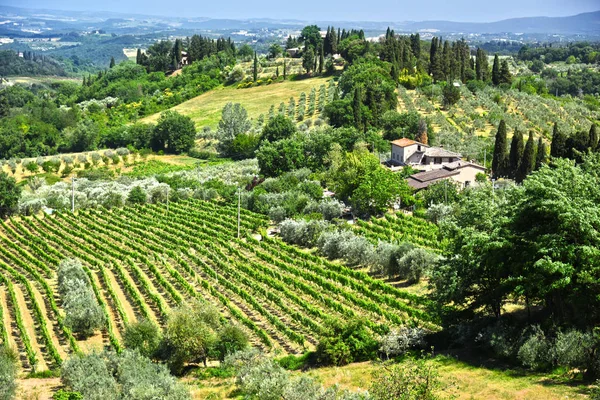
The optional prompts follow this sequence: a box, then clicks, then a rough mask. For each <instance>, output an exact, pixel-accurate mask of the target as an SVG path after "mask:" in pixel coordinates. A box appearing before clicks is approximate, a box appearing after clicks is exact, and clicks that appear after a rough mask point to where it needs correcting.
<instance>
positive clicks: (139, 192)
mask: <svg viewBox="0 0 600 400" xmlns="http://www.w3.org/2000/svg"><path fill="white" fill-rule="evenodd" d="M147 197H148V195H147V194H146V192H145V191H144V189H142V187H141V186H136V187H134V188H133V189H131V191H130V192H129V195H128V196H127V203H129V204H145V203H146V201H147Z"/></svg>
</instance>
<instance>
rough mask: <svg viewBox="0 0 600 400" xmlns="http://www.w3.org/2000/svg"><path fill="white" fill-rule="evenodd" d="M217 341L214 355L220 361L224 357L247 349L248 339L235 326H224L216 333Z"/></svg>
mask: <svg viewBox="0 0 600 400" xmlns="http://www.w3.org/2000/svg"><path fill="white" fill-rule="evenodd" d="M217 336H218V338H219V339H218V340H217V342H216V344H215V346H214V349H213V351H214V353H215V355H216V356H217V357H218V359H219V360H220V361H224V360H225V357H227V356H228V355H230V354H234V353H236V352H238V351H242V350H244V349H245V348H247V347H248V337H247V336H246V334H245V333H244V331H243V330H242V329H241V328H240V327H239V326H237V325H225V326H223V327H222V328H221V329H220V330H219V331H218V333H217Z"/></svg>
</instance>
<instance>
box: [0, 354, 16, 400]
mask: <svg viewBox="0 0 600 400" xmlns="http://www.w3.org/2000/svg"><path fill="white" fill-rule="evenodd" d="M18 360H19V355H18V354H17V352H16V351H14V350H12V349H10V348H9V347H7V346H5V345H2V346H0V400H10V399H13V398H14V397H15V393H16V390H17V381H16V379H17V369H18V364H17V363H18Z"/></svg>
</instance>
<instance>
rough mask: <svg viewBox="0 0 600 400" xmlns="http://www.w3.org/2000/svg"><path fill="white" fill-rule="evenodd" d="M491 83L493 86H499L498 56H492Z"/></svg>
mask: <svg viewBox="0 0 600 400" xmlns="http://www.w3.org/2000/svg"><path fill="white" fill-rule="evenodd" d="M492 83H493V84H494V85H499V84H500V61H499V60H498V54H496V55H494V64H493V65H492Z"/></svg>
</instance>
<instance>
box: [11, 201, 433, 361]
mask: <svg viewBox="0 0 600 400" xmlns="http://www.w3.org/2000/svg"><path fill="white" fill-rule="evenodd" d="M236 216H237V209H236V208H235V207H229V206H220V205H216V204H214V203H209V202H204V201H200V200H190V201H186V202H180V203H174V204H173V203H172V204H170V205H169V207H168V208H167V207H166V205H164V204H160V205H158V204H149V205H145V206H140V207H135V208H134V207H125V208H122V209H114V210H112V211H108V210H103V209H87V210H81V211H79V212H78V214H77V215H73V214H71V213H60V214H56V215H54V216H45V217H40V216H36V217H33V218H28V217H24V218H22V219H20V218H15V219H11V220H9V221H6V222H1V224H0V242H2V246H0V281H1V282H2V285H0V311H1V313H0V317H1V321H2V322H1V323H0V328H1V329H0V337H1V338H2V341H3V342H5V343H9V344H10V345H11V346H14V347H16V348H17V349H18V350H19V353H20V355H21V364H22V366H23V368H24V370H25V371H28V370H29V371H30V370H36V371H39V370H45V369H51V368H55V367H56V366H57V365H59V364H60V363H61V362H62V361H63V360H64V359H65V358H67V357H68V355H69V354H70V353H72V352H74V351H78V350H79V349H83V350H90V349H93V348H101V347H103V346H106V347H113V348H115V349H119V348H120V347H121V332H122V330H123V329H124V327H125V326H126V325H127V324H128V323H129V322H132V321H135V320H139V319H142V318H143V319H149V320H151V321H154V322H156V323H158V324H162V323H164V321H165V317H166V315H167V313H168V312H169V310H170V309H171V308H173V307H176V306H177V305H179V304H182V303H184V302H187V301H190V300H192V299H196V300H198V301H200V302H208V303H211V304H214V305H215V306H217V307H218V308H219V309H220V310H221V312H222V313H223V315H224V316H225V317H226V318H229V319H232V320H234V321H236V322H237V323H238V324H239V325H240V326H243V327H244V329H245V330H246V331H247V332H248V334H249V335H250V337H251V342H252V344H253V345H254V346H257V347H259V348H263V349H265V350H269V351H281V352H283V353H291V354H297V353H301V352H303V351H305V350H306V349H311V348H314V346H315V345H316V343H317V338H318V336H319V334H320V333H322V332H323V330H324V329H325V327H327V326H328V325H330V324H331V323H332V321H333V320H344V319H348V318H352V317H357V316H361V317H364V318H366V320H367V321H368V326H369V327H370V329H371V330H373V331H374V332H375V333H382V332H384V331H385V326H389V325H402V324H407V323H409V324H413V323H414V324H418V325H421V326H424V327H427V328H429V329H437V326H436V324H435V322H434V321H433V319H432V318H431V316H430V314H429V313H428V312H427V311H426V309H427V305H428V302H427V301H426V300H424V299H422V298H421V297H419V296H415V295H412V294H409V293H407V292H405V291H403V290H400V289H397V288H395V287H392V286H390V285H388V284H385V283H383V282H381V281H379V280H376V279H373V278H371V277H370V276H368V275H367V274H365V273H363V272H360V271H356V270H352V269H350V268H347V267H344V266H342V265H340V264H338V263H332V262H329V261H327V260H326V259H323V258H321V257H318V256H315V255H313V254H310V253H308V252H305V251H302V250H299V249H297V248H296V247H293V246H289V245H287V244H284V243H283V242H281V241H280V240H278V239H274V238H268V237H261V236H260V235H259V234H257V232H258V231H260V232H264V229H261V228H265V227H266V226H267V221H266V219H265V217H264V216H261V215H258V214H253V213H251V212H248V211H245V210H242V214H241V237H240V239H237V237H236V236H237V226H236ZM259 239H260V240H259ZM65 257H77V258H79V259H81V261H82V262H83V264H84V265H85V269H86V272H87V274H88V276H89V277H90V280H91V282H92V285H93V290H94V292H95V295H96V298H97V300H98V302H99V303H100V305H101V306H102V308H103V310H104V313H105V315H106V317H107V320H108V321H109V322H108V324H107V327H106V329H105V330H103V331H102V332H101V333H98V334H97V335H96V336H94V337H92V338H89V339H87V340H79V338H77V337H74V336H73V334H72V333H71V331H70V330H69V329H68V327H66V326H65V324H64V314H63V311H62V310H61V299H60V297H59V296H58V295H57V289H56V269H57V266H58V264H59V262H60V261H61V260H62V259H63V258H65Z"/></svg>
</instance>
